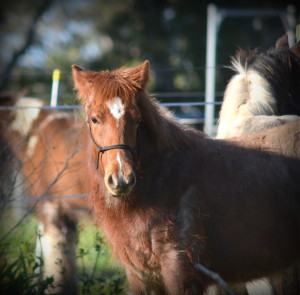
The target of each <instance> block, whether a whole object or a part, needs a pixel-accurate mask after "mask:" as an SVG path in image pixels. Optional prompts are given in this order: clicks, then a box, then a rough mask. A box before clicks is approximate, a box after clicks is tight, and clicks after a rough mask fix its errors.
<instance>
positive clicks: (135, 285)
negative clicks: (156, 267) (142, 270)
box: [126, 266, 167, 295]
mask: <svg viewBox="0 0 300 295" xmlns="http://www.w3.org/2000/svg"><path fill="white" fill-rule="evenodd" d="M126 276H127V281H128V284H129V289H130V294H133V295H167V293H166V291H165V289H164V288H163V287H162V286H158V285H156V284H151V283H150V282H149V281H143V280H142V279H141V278H140V276H139V275H138V274H137V272H136V271H135V270H133V269H132V267H130V266H126Z"/></svg>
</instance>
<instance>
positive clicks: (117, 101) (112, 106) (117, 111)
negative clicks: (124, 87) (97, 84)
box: [107, 96, 124, 120]
mask: <svg viewBox="0 0 300 295" xmlns="http://www.w3.org/2000/svg"><path fill="white" fill-rule="evenodd" d="M107 107H108V109H109V111H110V112H111V114H112V115H113V117H114V118H115V119H117V120H119V119H120V118H121V117H122V116H123V115H124V105H123V103H122V100H121V98H120V97H118V96H116V97H114V98H113V99H112V100H111V101H109V102H107Z"/></svg>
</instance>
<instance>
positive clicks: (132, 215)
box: [72, 61, 300, 295]
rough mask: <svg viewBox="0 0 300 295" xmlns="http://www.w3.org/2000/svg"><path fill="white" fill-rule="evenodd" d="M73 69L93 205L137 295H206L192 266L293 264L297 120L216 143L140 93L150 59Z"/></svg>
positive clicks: (254, 269)
mask: <svg viewBox="0 0 300 295" xmlns="http://www.w3.org/2000/svg"><path fill="white" fill-rule="evenodd" d="M72 70H73V79H74V84H75V88H76V89H77V91H78V96H79V98H80V100H81V102H82V103H83V104H84V105H85V112H86V118H87V130H88V137H89V140H88V143H87V145H88V146H87V153H88V156H87V160H88V167H89V174H88V180H89V183H90V184H89V185H90V189H89V190H90V195H89V202H90V204H91V208H92V211H93V213H94V217H95V220H96V221H97V222H98V223H99V225H100V226H101V227H102V229H103V230H104V232H105V234H106V236H107V239H108V241H109V243H110V244H111V246H112V248H113V252H114V254H115V255H116V256H117V258H118V259H119V260H121V261H122V262H123V263H124V265H125V268H126V273H127V278H128V281H129V287H130V290H131V292H132V293H133V294H154V293H155V294H170V295H183V294H197V295H199V294H200V295H201V294H204V292H205V291H206V290H207V288H208V287H209V286H210V285H212V284H213V282H212V279H211V278H208V277H207V276H206V275H205V274H203V273H201V272H200V271H198V270H197V269H196V268H195V267H194V266H195V264H197V263H201V264H202V265H204V266H205V267H207V268H208V269H211V270H212V271H215V272H217V273H219V274H220V275H221V277H223V278H224V279H225V280H227V281H228V282H245V281H249V280H251V279H255V278H260V277H262V276H265V275H267V274H269V273H271V272H274V271H278V270H279V271H280V270H282V269H285V268H288V267H289V266H291V265H293V263H295V262H296V261H299V258H300V251H299V234H300V227H299V226H300V216H299V209H300V199H299V198H300V197H299V196H300V185H299V164H300V150H299V148H298V147H299V130H298V127H299V121H295V122H291V123H289V124H286V125H283V126H280V127H277V128H276V130H275V131H274V130H273V129H270V130H268V131H262V132H259V133H257V134H253V135H247V136H245V137H241V140H231V141H222V140H215V139H211V138H208V137H207V136H206V135H205V134H203V133H202V132H200V131H196V130H194V129H192V128H189V127H186V126H182V125H180V124H178V123H177V122H176V121H175V119H173V118H172V117H171V116H169V114H168V113H166V112H165V110H163V109H161V108H160V107H159V106H158V103H157V101H156V100H155V99H154V98H152V97H151V96H150V95H149V94H147V93H146V90H145V88H146V84H147V82H148V78H149V62H148V61H145V62H144V63H143V64H141V65H139V66H137V67H134V68H120V69H118V70H115V71H111V72H110V71H100V72H94V71H84V70H82V69H81V68H80V67H78V66H76V65H73V66H72ZM287 131H288V132H287ZM281 138H284V140H281Z"/></svg>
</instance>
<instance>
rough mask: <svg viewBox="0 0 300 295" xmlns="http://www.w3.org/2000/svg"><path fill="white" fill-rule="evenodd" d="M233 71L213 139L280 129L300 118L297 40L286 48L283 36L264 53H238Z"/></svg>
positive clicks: (260, 51)
mask: <svg viewBox="0 0 300 295" xmlns="http://www.w3.org/2000/svg"><path fill="white" fill-rule="evenodd" d="M232 66H233V69H234V70H235V71H236V72H237V74H235V75H234V76H233V77H232V78H231V79H230V81H229V83H228V85H227V87H226V90H225V95H224V100H223V103H222V107H221V112H220V118H219V124H218V132H217V138H229V137H233V136H240V135H243V134H248V133H253V132H257V131H259V130H263V129H266V128H271V127H275V126H280V125H282V124H285V123H286V122H290V121H293V120H296V119H298V117H297V116H300V83H299V79H300V78H299V77H300V41H298V42H297V43H296V44H295V45H294V46H293V47H291V48H289V45H288V40H287V36H283V37H281V38H280V39H278V40H277V43H276V47H275V48H271V49H269V50H268V51H266V52H264V51H262V50H259V49H255V50H252V51H245V50H239V51H238V52H237V54H236V56H235V57H234V58H233V60H232Z"/></svg>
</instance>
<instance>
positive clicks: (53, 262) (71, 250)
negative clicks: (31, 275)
mask: <svg viewBox="0 0 300 295" xmlns="http://www.w3.org/2000/svg"><path fill="white" fill-rule="evenodd" d="M40 217H42V222H43V227H44V230H43V235H42V236H41V248H42V253H43V260H44V277H52V276H53V277H54V284H55V287H54V288H51V290H47V292H49V293H59V294H76V293H77V288H76V241H77V232H76V224H75V222H74V221H72V220H70V219H69V218H67V216H65V215H62V214H60V213H59V212H58V209H56V208H53V207H52V208H51V204H50V205H49V207H48V208H47V205H46V204H45V205H44V208H43V214H42V215H41V214H40Z"/></svg>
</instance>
